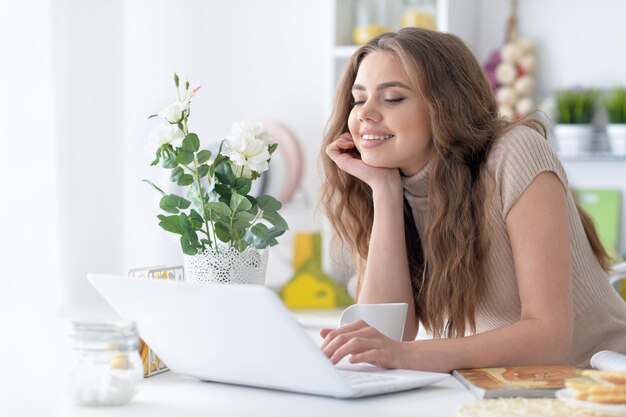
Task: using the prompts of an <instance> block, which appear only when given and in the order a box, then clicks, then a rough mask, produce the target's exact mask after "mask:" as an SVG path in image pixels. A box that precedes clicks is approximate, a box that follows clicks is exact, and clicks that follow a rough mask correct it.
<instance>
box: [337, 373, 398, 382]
mask: <svg viewBox="0 0 626 417" xmlns="http://www.w3.org/2000/svg"><path fill="white" fill-rule="evenodd" d="M338 371H339V375H341V377H342V378H343V379H344V380H345V381H346V382H347V383H348V384H349V385H363V384H371V383H378V382H383V381H393V380H396V379H398V378H396V377H393V376H387V375H379V374H374V373H369V372H360V371H346V370H338Z"/></svg>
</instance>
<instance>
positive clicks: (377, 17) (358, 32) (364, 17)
mask: <svg viewBox="0 0 626 417" xmlns="http://www.w3.org/2000/svg"><path fill="white" fill-rule="evenodd" d="M353 15H354V24H353V27H352V42H354V43H355V44H357V45H363V44H365V43H367V42H368V41H369V40H370V39H372V38H375V37H376V36H378V35H380V34H383V33H385V32H389V31H390V30H391V28H390V27H389V25H388V24H387V2H385V1H381V0H356V2H355V3H354V11H353Z"/></svg>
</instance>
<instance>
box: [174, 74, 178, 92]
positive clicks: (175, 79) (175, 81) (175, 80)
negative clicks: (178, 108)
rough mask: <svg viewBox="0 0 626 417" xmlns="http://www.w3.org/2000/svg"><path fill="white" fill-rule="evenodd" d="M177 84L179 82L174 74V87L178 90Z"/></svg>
mask: <svg viewBox="0 0 626 417" xmlns="http://www.w3.org/2000/svg"><path fill="white" fill-rule="evenodd" d="M178 82H179V79H178V74H176V73H174V85H176V88H178Z"/></svg>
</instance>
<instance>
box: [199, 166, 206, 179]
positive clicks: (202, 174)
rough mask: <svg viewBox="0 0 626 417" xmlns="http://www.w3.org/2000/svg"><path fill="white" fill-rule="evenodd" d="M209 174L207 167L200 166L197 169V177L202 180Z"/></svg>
mask: <svg viewBox="0 0 626 417" xmlns="http://www.w3.org/2000/svg"><path fill="white" fill-rule="evenodd" d="M208 173H209V166H208V165H204V164H203V165H200V166H199V167H198V177H200V178H204V177H205V176H206V174H208Z"/></svg>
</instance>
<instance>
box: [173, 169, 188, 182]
mask: <svg viewBox="0 0 626 417" xmlns="http://www.w3.org/2000/svg"><path fill="white" fill-rule="evenodd" d="M184 173H185V171H183V169H182V168H181V167H176V168H174V169H173V170H172V173H171V174H170V180H171V181H172V182H178V179H179V178H180V176H181V175H183V174H184Z"/></svg>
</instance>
